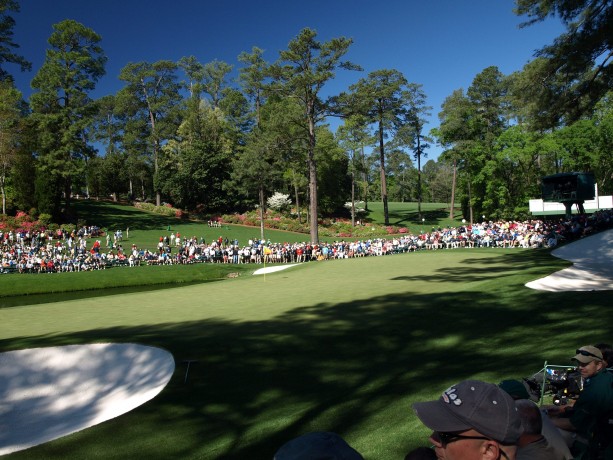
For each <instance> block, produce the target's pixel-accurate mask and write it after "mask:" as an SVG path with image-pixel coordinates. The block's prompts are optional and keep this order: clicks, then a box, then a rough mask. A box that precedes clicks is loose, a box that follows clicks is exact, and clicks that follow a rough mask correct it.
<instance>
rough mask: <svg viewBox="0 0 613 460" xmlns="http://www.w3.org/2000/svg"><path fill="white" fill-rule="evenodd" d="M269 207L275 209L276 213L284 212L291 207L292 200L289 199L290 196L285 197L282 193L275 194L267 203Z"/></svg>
mask: <svg viewBox="0 0 613 460" xmlns="http://www.w3.org/2000/svg"><path fill="white" fill-rule="evenodd" d="M266 203H267V204H268V207H269V208H271V209H274V210H276V211H282V210H284V209H287V208H289V207H290V206H291V204H292V200H290V199H289V195H285V194H283V193H280V192H275V193H274V194H273V195H272V196H271V197H270V198H268V200H267V201H266Z"/></svg>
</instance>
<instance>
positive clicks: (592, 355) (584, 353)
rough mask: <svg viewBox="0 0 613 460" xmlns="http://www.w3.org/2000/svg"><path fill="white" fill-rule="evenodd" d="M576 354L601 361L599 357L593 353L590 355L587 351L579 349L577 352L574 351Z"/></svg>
mask: <svg viewBox="0 0 613 460" xmlns="http://www.w3.org/2000/svg"><path fill="white" fill-rule="evenodd" d="M576 353H577V354H578V355H581V356H591V357H592V358H596V359H602V358H601V357H600V356H596V355H595V354H594V353H590V352H589V351H586V350H581V349H579V350H576Z"/></svg>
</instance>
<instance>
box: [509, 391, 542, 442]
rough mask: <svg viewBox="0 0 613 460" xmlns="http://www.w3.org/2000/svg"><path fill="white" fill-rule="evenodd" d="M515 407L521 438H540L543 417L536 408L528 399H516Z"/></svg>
mask: <svg viewBox="0 0 613 460" xmlns="http://www.w3.org/2000/svg"><path fill="white" fill-rule="evenodd" d="M515 407H517V413H518V414H519V418H520V419H521V426H522V428H523V433H522V437H524V436H532V437H534V436H536V437H540V436H541V432H542V431H543V417H542V415H541V411H540V410H539V408H538V406H537V405H536V404H535V403H534V402H532V401H530V400H528V399H518V400H517V401H515Z"/></svg>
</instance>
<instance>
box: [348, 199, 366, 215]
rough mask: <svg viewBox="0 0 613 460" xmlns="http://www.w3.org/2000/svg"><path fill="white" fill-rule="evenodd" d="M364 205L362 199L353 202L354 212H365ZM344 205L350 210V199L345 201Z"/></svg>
mask: <svg viewBox="0 0 613 460" xmlns="http://www.w3.org/2000/svg"><path fill="white" fill-rule="evenodd" d="M364 206H366V203H364V202H363V201H356V202H355V213H356V214H361V213H364V212H366V209H364ZM345 207H346V208H347V209H349V211H351V201H348V202H347V203H345Z"/></svg>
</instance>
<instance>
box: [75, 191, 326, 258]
mask: <svg viewBox="0 0 613 460" xmlns="http://www.w3.org/2000/svg"><path fill="white" fill-rule="evenodd" d="M75 208H76V211H77V213H78V215H79V218H81V219H84V220H85V221H86V222H87V223H88V225H97V226H99V227H100V228H102V229H104V230H107V231H109V232H110V233H111V236H112V234H113V233H114V232H115V231H116V230H122V232H123V237H124V241H123V242H122V243H121V244H122V245H123V247H124V249H129V248H130V246H131V245H132V244H136V246H137V247H138V248H140V249H149V250H151V251H155V250H156V248H157V244H158V242H159V240H160V237H163V236H170V234H171V233H174V234H175V235H176V234H177V232H179V233H180V234H181V236H182V237H183V236H186V237H188V238H191V237H196V238H197V239H198V240H200V238H204V240H205V242H207V243H210V242H211V241H213V240H216V239H218V238H219V237H220V236H221V237H222V238H223V239H225V238H228V240H229V241H233V240H234V239H236V240H238V242H239V244H240V245H241V246H246V245H247V243H248V241H249V240H250V239H259V238H260V228H259V227H246V226H242V225H223V226H222V227H209V226H208V224H207V222H199V221H189V220H181V219H177V218H175V217H167V216H161V215H158V214H154V213H151V212H146V211H142V210H140V209H137V208H135V207H133V206H127V205H123V204H114V203H109V202H105V201H94V200H82V201H78V202H76V203H75ZM128 228H129V232H128V231H127V229H128ZM264 238H266V239H270V240H271V241H274V242H284V241H287V242H291V243H293V242H301V241H308V240H309V235H305V234H302V233H293V232H284V231H279V230H270V229H265V233H264ZM97 239H99V240H100V243H101V245H102V248H103V250H105V251H106V250H107V248H106V238H105V237H98V238H97ZM322 241H323V239H322Z"/></svg>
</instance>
